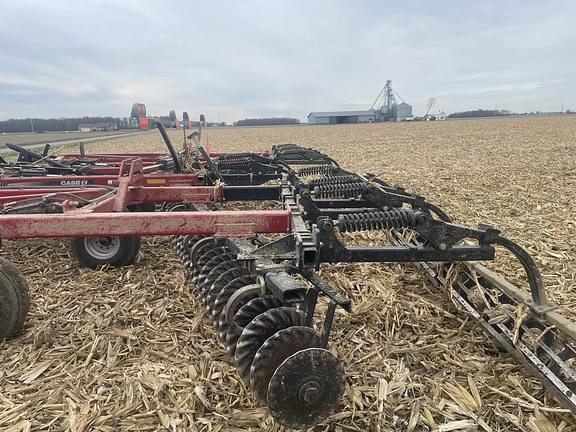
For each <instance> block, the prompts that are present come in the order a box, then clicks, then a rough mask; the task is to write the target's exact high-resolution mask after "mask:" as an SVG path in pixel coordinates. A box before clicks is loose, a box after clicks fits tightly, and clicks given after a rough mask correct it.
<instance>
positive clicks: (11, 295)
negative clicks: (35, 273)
mask: <svg viewBox="0 0 576 432" xmlns="http://www.w3.org/2000/svg"><path fill="white" fill-rule="evenodd" d="M29 307H30V292H29V290H28V284H27V283H26V279H24V276H23V275H22V273H21V272H20V270H18V268H17V267H16V266H15V265H14V264H12V263H11V262H10V261H8V260H6V259H4V258H2V257H0V340H2V339H9V338H12V337H14V336H16V335H17V334H18V333H19V332H20V331H21V330H22V328H23V326H24V321H25V320H26V315H27V314H28V309H29Z"/></svg>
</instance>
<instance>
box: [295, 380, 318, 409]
mask: <svg viewBox="0 0 576 432" xmlns="http://www.w3.org/2000/svg"><path fill="white" fill-rule="evenodd" d="M320 396H322V388H321V387H320V384H318V383H317V382H316V381H308V382H307V383H305V384H304V385H303V386H302V387H301V388H300V400H302V401H304V402H305V403H307V404H309V405H311V404H313V403H315V402H317V401H318V400H319V399H320Z"/></svg>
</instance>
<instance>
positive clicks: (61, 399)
mask: <svg viewBox="0 0 576 432" xmlns="http://www.w3.org/2000/svg"><path fill="white" fill-rule="evenodd" d="M171 133H172V138H173V141H174V142H175V143H181V141H182V138H181V137H182V133H181V131H172V132H171ZM204 138H206V135H205V137H204ZM207 138H208V141H209V146H210V148H211V149H212V150H219V151H253V150H264V149H269V148H270V147H271V145H272V144H275V143H296V144H300V145H303V146H309V147H315V148H317V149H319V150H321V151H323V152H325V153H327V154H329V155H330V156H332V157H333V158H334V159H335V160H337V161H338V162H340V163H341V164H342V165H343V167H344V168H347V169H352V170H354V171H356V172H359V173H362V172H365V171H371V172H373V173H376V174H379V175H380V176H381V177H382V178H383V179H384V180H386V181H388V182H390V183H393V184H399V185H403V186H404V187H406V188H407V189H408V190H410V191H413V192H416V193H419V194H421V195H424V196H426V197H427V198H428V199H429V200H430V201H431V202H434V203H436V204H438V205H440V206H441V207H443V208H444V210H446V211H447V212H448V214H450V215H451V216H452V217H453V219H454V220H455V221H456V222H458V223H465V224H468V225H472V226H475V225H477V224H478V223H486V224H490V225H493V226H495V227H498V228H500V229H501V230H502V231H503V232H504V234H505V235H506V236H508V237H510V238H511V239H513V240H516V241H518V242H519V243H520V244H521V245H523V246H525V247H526V248H527V249H528V251H529V252H530V253H531V254H532V255H533V256H534V257H535V259H536V261H537V262H538V264H539V265H540V267H541V270H542V273H543V275H544V281H545V284H546V286H547V288H548V292H549V296H550V298H551V300H552V301H554V302H556V303H558V304H559V305H560V308H559V312H561V313H562V314H564V315H565V316H567V317H570V318H573V314H574V310H575V307H576V281H575V279H574V278H575V276H574V274H575V273H576V252H574V251H575V250H576V237H575V236H574V235H573V232H574V229H575V228H576V216H575V215H576V116H574V117H548V118H532V119H514V118H511V119H488V120H470V121H449V122H436V123H434V122H430V123H413V124H407V123H403V124H371V125H342V126H306V127H278V128H245V129H238V128H230V129H211V130H209V131H208V133H207ZM144 150H148V151H164V145H163V143H162V141H161V138H160V136H159V134H157V133H149V134H145V135H142V136H137V137H126V138H120V139H115V140H114V141H109V142H105V143H99V144H92V145H91V146H90V147H89V151H93V152H96V151H99V152H102V151H109V152H121V151H122V152H124V151H135V152H136V151H144ZM1 255H2V256H4V257H6V258H9V259H10V260H12V261H13V262H14V263H15V264H16V265H18V266H19V267H20V268H21V269H22V270H23V271H24V273H25V275H26V277H27V278H28V282H29V285H30V289H31V294H32V306H31V312H30V315H29V319H28V321H27V323H26V329H25V331H24V332H23V334H22V335H21V336H20V337H18V338H17V339H15V340H11V341H7V342H4V343H2V346H1V349H0V364H2V368H1V369H0V430H11V431H19V430H54V431H59V430H71V431H88V430H95V431H115V430H140V431H145V430H170V431H245V430H248V431H250V430H251V431H259V430H271V431H273V430H280V429H281V428H279V427H277V426H276V425H275V424H274V422H273V421H272V420H271V419H270V418H269V416H268V415H267V413H266V409H265V408H262V407H260V406H258V405H257V404H256V403H255V401H254V399H253V397H252V395H251V393H250V392H249V391H248V390H247V389H246V387H245V384H244V383H243V382H242V381H241V379H240V378H239V377H238V375H237V374H236V373H235V371H234V369H233V367H232V366H231V363H230V362H229V359H228V358H227V356H226V354H225V352H224V350H223V349H222V348H221V347H220V346H219V345H218V343H217V338H216V335H215V330H214V328H213V327H212V325H211V324H210V323H209V321H208V319H207V318H206V317H205V316H204V315H203V313H202V308H201V306H200V305H199V304H198V302H197V300H196V298H195V297H194V296H193V295H192V294H191V292H190V288H189V287H188V286H187V285H186V284H185V283H184V278H183V273H182V270H181V266H180V262H179V260H178V259H177V258H176V255H175V253H174V252H173V250H172V249H171V246H170V243H169V241H168V239H165V238H154V239H148V240H147V241H146V242H144V243H143V248H142V252H141V257H140V259H139V262H138V263H137V264H136V265H134V266H130V267H125V268H121V269H112V268H104V269H101V270H98V271H92V270H86V269H81V268H79V267H78V265H77V264H76V262H75V261H73V260H72V259H70V257H69V255H68V246H67V243H66V242H65V241H36V240H34V241H18V242H12V241H10V242H8V241H6V242H4V243H3V245H2V252H1ZM506 260H507V258H506V256H504V257H503V258H501V260H500V262H499V263H497V264H496V266H497V267H498V266H499V268H502V269H504V270H507V269H508V268H509V263H508V262H507V261H506ZM323 274H324V276H325V277H327V278H328V279H329V280H331V281H332V282H333V283H334V285H335V286H336V287H338V288H339V289H342V290H343V291H345V292H346V293H347V294H348V295H349V296H350V297H351V298H352V300H353V303H354V309H353V313H352V314H346V313H344V312H342V313H338V314H337V315H336V318H335V323H334V330H333V333H332V337H331V346H330V349H331V350H333V351H334V352H335V353H336V354H337V355H338V356H339V357H340V358H341V359H342V360H343V361H344V366H345V370H346V375H347V388H346V391H345V394H344V397H343V400H342V407H341V410H340V411H339V412H337V413H336V414H334V415H333V416H332V417H331V418H330V419H328V420H327V421H326V422H325V423H323V424H322V425H319V426H317V427H316V428H314V430H315V431H433V430H434V431H448V430H469V431H474V430H479V431H480V430H482V431H536V432H553V431H564V432H568V431H576V420H575V418H574V417H573V416H571V415H570V413H568V412H567V410H565V409H563V408H561V407H559V406H558V404H557V403H556V402H555V401H554V400H553V399H552V398H551V396H550V395H549V394H547V393H546V392H544V391H543V389H542V386H541V385H540V384H539V383H538V382H537V381H536V380H534V379H533V378H532V377H530V376H529V375H528V374H527V373H526V372H525V371H524V369H522V368H521V367H520V366H519V365H518V364H517V363H516V362H515V361H514V360H513V359H512V358H511V357H510V356H509V355H507V354H505V353H502V352H501V351H500V350H499V349H498V348H497V347H496V346H495V345H494V344H493V343H492V342H491V341H490V340H489V339H488V338H487V337H486V336H485V335H484V333H483V332H482V331H481V330H480V329H479V328H478V327H477V326H476V325H475V323H474V322H473V321H472V320H470V319H468V318H467V316H466V315H465V314H464V313H463V312H462V311H458V310H457V309H456V308H455V307H454V306H453V305H452V303H451V302H450V300H449V298H448V296H447V294H445V293H441V292H438V291H437V290H436V289H435V288H434V287H432V286H431V285H430V284H428V283H427V282H426V281H425V278H424V276H423V275H422V274H421V273H420V272H419V271H418V270H417V268H416V267H415V266H412V265H400V264H377V265H374V264H339V265H334V266H327V267H326V270H325V271H324V273H323ZM511 274H512V278H514V273H513V272H512V273H511Z"/></svg>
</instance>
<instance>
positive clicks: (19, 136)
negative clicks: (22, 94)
mask: <svg viewBox="0 0 576 432" xmlns="http://www.w3.org/2000/svg"><path fill="white" fill-rule="evenodd" d="M133 132H134V130H120V131H108V132H75V131H72V132H68V133H66V132H45V133H34V132H32V133H29V132H22V133H7V134H4V133H0V147H2V148H3V147H4V146H5V144H6V143H11V144H17V145H29V144H46V143H53V142H59V141H68V140H75V139H85V138H98V137H105V136H108V135H121V134H125V133H133Z"/></svg>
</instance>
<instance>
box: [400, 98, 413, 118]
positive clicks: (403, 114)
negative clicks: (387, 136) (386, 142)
mask: <svg viewBox="0 0 576 432" xmlns="http://www.w3.org/2000/svg"><path fill="white" fill-rule="evenodd" d="M407 119H412V105H409V104H407V103H406V102H402V103H401V104H399V105H398V106H397V107H396V121H404V120H407Z"/></svg>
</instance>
